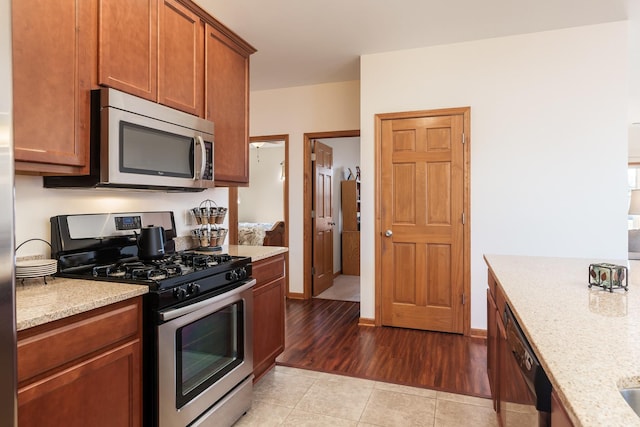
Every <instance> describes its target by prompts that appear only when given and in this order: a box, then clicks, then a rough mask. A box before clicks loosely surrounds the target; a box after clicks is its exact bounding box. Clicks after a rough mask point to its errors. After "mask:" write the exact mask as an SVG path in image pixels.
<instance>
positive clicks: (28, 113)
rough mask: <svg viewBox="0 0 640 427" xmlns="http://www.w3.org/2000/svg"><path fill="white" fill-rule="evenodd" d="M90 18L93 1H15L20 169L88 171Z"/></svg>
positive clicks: (16, 130) (15, 88)
mask: <svg viewBox="0 0 640 427" xmlns="http://www.w3.org/2000/svg"><path fill="white" fill-rule="evenodd" d="M91 19H92V11H91V4H90V2H85V1H76V0H59V1H55V2H52V1H49V0H20V1H14V2H12V25H13V100H14V101H13V111H14V115H13V117H14V139H15V160H16V162H17V164H16V170H17V171H26V172H31V173H47V172H50V173H76V174H78V173H86V172H87V171H88V161H89V128H90V123H89V121H90V90H91V78H92V75H93V74H92V70H94V69H95V68H94V66H93V65H92V63H91V59H92V56H91V53H90V52H91V48H92V46H91V41H92V37H91V28H92V24H91V23H92V20H91Z"/></svg>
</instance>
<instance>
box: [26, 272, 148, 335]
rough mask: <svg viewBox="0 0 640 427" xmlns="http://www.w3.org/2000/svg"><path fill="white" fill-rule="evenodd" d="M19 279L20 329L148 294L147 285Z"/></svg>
mask: <svg viewBox="0 0 640 427" xmlns="http://www.w3.org/2000/svg"><path fill="white" fill-rule="evenodd" d="M47 283H48V284H46V285H45V284H44V281H43V280H42V278H39V279H26V280H25V282H24V284H21V280H20V279H18V280H16V326H17V330H18V331H20V330H23V329H27V328H32V327H34V326H38V325H42V324H44V323H48V322H52V321H54V320H58V319H62V318H64V317H68V316H73V315H74V314H79V313H83V312H85V311H89V310H93V309H94V308H98V307H103V306H105V305H109V304H113V303H116V302H119V301H124V300H126V299H129V298H133V297H136V296H139V295H144V294H146V293H148V292H149V287H148V286H144V285H130V284H124V283H115V282H99V281H95V280H81V279H67V278H63V277H56V278H52V277H47Z"/></svg>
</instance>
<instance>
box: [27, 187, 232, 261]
mask: <svg viewBox="0 0 640 427" xmlns="http://www.w3.org/2000/svg"><path fill="white" fill-rule="evenodd" d="M228 198H229V191H228V190H227V189H226V188H215V189H208V190H205V191H204V192H201V193H164V192H149V191H128V190H85V189H82V190H78V189H49V188H43V187H42V178H41V177H37V176H22V175H18V176H16V224H15V230H16V231H15V232H16V234H15V235H16V244H17V245H19V244H20V243H22V242H24V241H25V240H27V239H32V238H40V239H44V240H46V241H48V242H50V241H51V227H50V223H49V218H50V217H52V216H56V215H65V214H80V213H103V212H131V211H173V214H174V217H175V222H176V232H177V234H178V236H188V235H189V234H190V232H191V230H192V229H194V228H197V227H198V226H197V225H195V224H193V222H192V218H191V216H190V215H189V213H188V211H189V209H191V208H192V207H195V206H198V205H199V204H200V202H202V201H203V200H205V199H211V200H214V201H215V202H216V203H217V204H218V206H225V207H226V206H228ZM227 223H228V218H225V223H224V224H223V227H224V228H228V225H227ZM48 251H49V248H48V247H47V246H46V245H44V243H39V242H29V243H28V244H26V245H24V246H23V247H22V248H20V250H19V251H18V252H17V253H16V255H17V256H27V255H47V256H49V252H48Z"/></svg>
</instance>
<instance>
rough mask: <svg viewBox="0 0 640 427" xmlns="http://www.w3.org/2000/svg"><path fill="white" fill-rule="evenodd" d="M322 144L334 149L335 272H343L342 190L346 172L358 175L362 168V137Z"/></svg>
mask: <svg viewBox="0 0 640 427" xmlns="http://www.w3.org/2000/svg"><path fill="white" fill-rule="evenodd" d="M319 141H320V142H322V143H323V144H326V145H328V146H329V147H331V148H333V193H332V196H333V212H334V215H333V221H334V222H335V223H336V226H335V227H334V231H333V272H334V274H335V273H337V272H338V271H341V270H342V190H341V188H342V187H341V184H340V183H341V182H342V181H343V180H345V179H346V177H347V176H348V175H345V171H347V174H348V169H349V168H351V171H352V172H353V173H354V174H355V173H356V166H360V137H353V138H327V139H320V140H319Z"/></svg>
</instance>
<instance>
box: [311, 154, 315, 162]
mask: <svg viewBox="0 0 640 427" xmlns="http://www.w3.org/2000/svg"><path fill="white" fill-rule="evenodd" d="M311 161H312V162H315V161H316V153H311Z"/></svg>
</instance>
